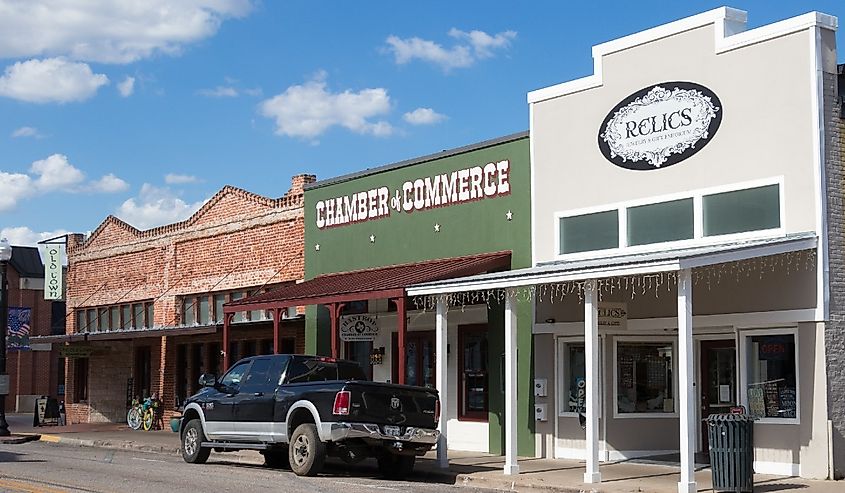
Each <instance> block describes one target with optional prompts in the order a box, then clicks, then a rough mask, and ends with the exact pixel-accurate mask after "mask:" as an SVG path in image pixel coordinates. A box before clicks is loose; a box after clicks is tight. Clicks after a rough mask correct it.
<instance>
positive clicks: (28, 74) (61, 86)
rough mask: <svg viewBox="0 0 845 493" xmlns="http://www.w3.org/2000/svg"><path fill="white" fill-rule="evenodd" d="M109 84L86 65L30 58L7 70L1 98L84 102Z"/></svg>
mask: <svg viewBox="0 0 845 493" xmlns="http://www.w3.org/2000/svg"><path fill="white" fill-rule="evenodd" d="M0 17H2V16H0ZM108 83H109V78H108V77H106V76H105V75H103V74H95V73H93V72H92V71H91V67H89V66H88V65H87V64H85V63H76V62H69V61H67V60H65V59H63V58H47V59H44V60H36V59H32V60H27V61H25V62H16V63H15V64H14V65H10V66H8V67H6V70H5V72H4V74H3V76H2V77H0V96H5V97H7V98H12V99H17V100H18V101H26V102H29V103H68V102H71V101H85V100H86V99H89V98H91V97H92V96H94V94H96V93H97V90H98V89H99V88H100V87H101V86H103V85H105V84H108Z"/></svg>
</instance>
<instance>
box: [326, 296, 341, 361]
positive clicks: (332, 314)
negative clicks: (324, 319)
mask: <svg viewBox="0 0 845 493" xmlns="http://www.w3.org/2000/svg"><path fill="white" fill-rule="evenodd" d="M326 306H327V307H328V309H329V318H331V322H332V323H331V328H332V329H331V330H332V358H338V357H340V333H338V323H337V318H338V315H339V312H340V305H339V304H338V303H329V304H328V305H326Z"/></svg>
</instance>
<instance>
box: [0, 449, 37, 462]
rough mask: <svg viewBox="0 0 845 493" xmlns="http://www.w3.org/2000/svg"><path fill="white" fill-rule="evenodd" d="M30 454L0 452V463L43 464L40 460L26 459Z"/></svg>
mask: <svg viewBox="0 0 845 493" xmlns="http://www.w3.org/2000/svg"><path fill="white" fill-rule="evenodd" d="M29 455H30V454H18V453H15V452H8V451H6V450H0V462H33V463H35V462H45V461H44V460H41V459H30V458H28V456H29Z"/></svg>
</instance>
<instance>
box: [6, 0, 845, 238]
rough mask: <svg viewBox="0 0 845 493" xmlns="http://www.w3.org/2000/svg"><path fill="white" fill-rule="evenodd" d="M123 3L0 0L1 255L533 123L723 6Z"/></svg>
mask: <svg viewBox="0 0 845 493" xmlns="http://www.w3.org/2000/svg"><path fill="white" fill-rule="evenodd" d="M128 3H130V2H119V1H106V0H98V1H88V2H81V1H71V0H64V1H59V0H29V1H16V0H0V33H3V34H0V230H2V231H0V234H2V235H5V236H8V237H9V238H10V239H11V240H12V241H13V243H17V244H25V243H32V242H34V241H37V239H39V238H40V237H43V236H45V235H49V234H53V233H60V232H65V231H71V232H87V231H91V230H93V229H94V228H96V227H97V226H98V225H99V224H100V222H102V220H103V219H105V217H106V216H107V215H108V214H115V215H117V216H118V217H121V218H122V219H124V220H127V221H128V222H130V223H131V224H133V225H135V226H137V227H139V228H141V229H146V228H148V227H152V226H155V225H159V224H163V223H167V222H173V221H177V220H181V219H183V218H185V217H187V215H189V214H190V213H191V212H192V211H193V210H195V209H196V208H197V207H198V206H199V205H200V204H201V203H202V202H203V201H204V200H206V199H207V198H208V197H210V196H211V195H213V194H214V193H215V192H216V191H217V190H219V189H220V188H221V187H222V186H224V185H226V184H230V185H235V186H238V187H241V188H245V189H247V190H250V191H252V192H255V193H259V194H262V195H267V196H272V197H278V196H281V195H283V194H284V193H285V192H286V191H287V189H288V187H289V184H290V177H291V176H292V175H294V174H298V173H314V174H316V175H318V177H319V178H329V177H332V176H336V175H340V174H344V173H348V172H352V171H357V170H361V169H365V168H369V167H374V166H379V165H382V164H387V163H390V162H394V161H398V160H402V159H407V158H412V157H416V156H420V155H424V154H429V153H432V152H437V151H440V150H442V149H448V148H453V147H458V146H462V145H466V144H471V143H473V142H477V141H481V140H485V139H488V138H493V137H497V136H501V135H506V134H509V133H513V132H518V131H522V130H526V129H527V128H528V106H527V104H526V99H525V98H526V93H527V92H528V91H530V90H533V89H537V88H540V87H545V86H548V85H552V84H556V83H559V82H563V81H566V80H569V79H573V78H577V77H581V76H584V75H589V74H590V73H591V72H592V59H591V55H590V49H591V47H592V46H593V45H594V44H598V43H601V42H604V41H608V40H611V39H614V38H617V37H620V36H624V35H627V34H631V33H634V32H637V31H641V30H643V29H647V28H650V27H654V26H657V25H659V24H663V23H666V22H669V21H673V20H676V19H679V18H682V17H686V16H689V15H693V14H696V13H699V12H702V11H705V10H709V9H712V8H716V7H718V6H720V5H721V4H720V3H717V2H705V1H685V2H677V1H662V2H661V1H640V2H621V1H619V2H615V1H614V2H601V3H600V2H560V1H542V2H520V3H518V4H517V3H514V2H494V1H472V2H470V1H466V2H455V1H429V2H395V1H392V2H391V1H367V2H342V1H336V2H325V1H319V0H309V1H291V2H288V1H284V2H282V1H270V0H263V1H250V0H179V1H177V0H169V1H167V0H147V1H145V2H144V5H145V6H144V7H141V8H129V7H126V6H124V4H128ZM78 5H84V6H78ZM517 5H518V6H520V7H522V8H516V7H515V6H517ZM730 6H732V7H736V8H740V9H743V10H747V11H748V13H749V22H748V24H749V27H752V28H753V27H757V26H760V25H763V24H768V23H771V22H774V21H777V20H781V19H785V18H788V17H792V16H794V15H799V14H802V13H805V12H808V11H811V10H819V11H822V12H825V13H829V14H832V15H836V16H838V17H840V18H843V17H844V16H845V3H843V2H842V1H841V0H838V1H834V0H819V1H813V2H809V1H791V2H766V1H736V2H734V3H732V4H730ZM118 26H119V27H118ZM840 46H841V43H840ZM843 51H845V50H843ZM839 59H840V62H842V61H843V53H841V52H840V55H839Z"/></svg>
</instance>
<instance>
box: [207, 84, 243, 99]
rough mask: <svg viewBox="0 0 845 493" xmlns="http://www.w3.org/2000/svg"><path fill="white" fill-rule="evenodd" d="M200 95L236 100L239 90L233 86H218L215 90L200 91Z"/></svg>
mask: <svg viewBox="0 0 845 493" xmlns="http://www.w3.org/2000/svg"><path fill="white" fill-rule="evenodd" d="M198 92H199V94H200V95H201V96H206V97H209V98H236V97H238V90H237V89H235V88H234V87H231V86H217V87H215V88H214V89H200V90H199V91H198Z"/></svg>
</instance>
